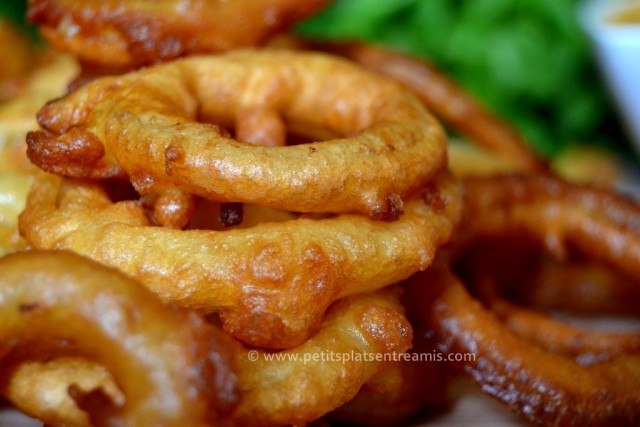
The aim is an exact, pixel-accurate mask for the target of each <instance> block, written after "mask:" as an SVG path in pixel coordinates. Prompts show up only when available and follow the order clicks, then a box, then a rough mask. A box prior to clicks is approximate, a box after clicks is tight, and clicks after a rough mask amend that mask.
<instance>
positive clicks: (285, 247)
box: [20, 174, 461, 348]
mask: <svg viewBox="0 0 640 427" xmlns="http://www.w3.org/2000/svg"><path fill="white" fill-rule="evenodd" d="M458 191H459V187H458V184H457V182H456V181H455V180H454V179H452V178H451V177H449V176H442V177H440V178H439V179H438V180H437V182H435V183H434V184H433V185H432V186H430V188H429V189H426V190H425V192H424V193H422V194H424V195H425V196H424V197H420V196H419V195H420V193H418V194H417V197H413V198H412V199H410V201H409V202H408V203H407V204H406V206H405V213H404V215H403V216H402V217H401V218H400V219H399V220H398V221H394V222H390V223H387V222H380V221H373V220H370V219H368V218H366V217H363V216H361V215H346V214H345V215H339V216H336V217H329V218H325V219H311V218H308V219H304V218H299V219H296V220H290V221H285V222H278V223H265V224H259V225H257V226H254V227H250V228H246V229H237V230H229V231H224V232H220V231H211V230H209V231H207V230H185V231H183V230H172V229H168V228H162V227H151V226H150V222H149V219H148V218H147V216H146V215H145V212H144V208H143V207H142V206H141V205H140V204H139V203H137V202H134V201H121V202H118V203H113V202H112V201H111V200H110V199H109V197H108V196H107V193H106V192H105V190H104V189H103V188H102V187H101V186H100V185H99V184H96V183H89V182H80V181H71V180H65V179H62V178H60V177H56V176H53V175H44V174H42V175H41V176H39V177H38V178H37V179H36V182H35V184H34V186H33V187H32V192H31V194H30V195H29V198H28V201H27V207H26V209H25V211H24V212H23V214H22V215H21V217H20V230H21V232H22V233H23V235H24V236H25V238H26V239H27V241H28V242H29V244H30V245H31V246H32V247H34V248H49V249H54V248H55V249H70V250H73V251H76V252H78V253H81V254H83V255H86V256H88V257H90V258H93V259H96V260H98V261H100V262H102V263H104V264H107V265H111V266H113V267H116V268H118V269H120V270H122V271H124V272H126V273H128V274H131V275H133V276H135V277H137V278H138V279H139V280H140V281H141V282H142V283H143V284H144V285H145V286H147V287H148V288H150V289H152V290H153V291H154V293H156V294H158V295H160V296H161V298H162V299H164V300H165V301H174V302H176V303H178V304H180V305H183V306H187V307H191V308H195V309H198V310H202V311H205V312H214V311H215V312H220V313H221V314H222V318H223V321H224V326H225V329H226V330H227V331H228V332H230V333H232V334H233V335H234V336H236V337H237V338H240V339H242V340H243V341H246V342H248V343H251V344H253V345H258V346H261V347H269V348H288V347H290V346H292V345H295V344H299V343H302V342H303V341H304V340H305V339H307V338H308V337H309V335H310V334H311V333H312V332H313V331H315V330H317V327H318V325H319V322H320V319H321V318H322V315H323V313H324V311H325V310H326V308H327V307H328V306H329V304H331V302H333V301H334V300H335V299H337V298H341V297H344V296H347V295H351V294H356V293H359V292H365V291H371V290H374V289H378V288H380V287H383V286H386V285H389V284H392V283H395V282H397V281H399V280H402V279H404V278H406V277H408V276H409V275H411V274H413V273H414V272H415V271H417V270H421V269H425V268H426V267H427V266H428V265H429V264H430V263H431V261H432V259H433V257H434V254H435V251H436V249H437V248H438V247H439V246H441V245H442V244H444V243H445V242H447V241H448V239H449V237H450V234H451V233H452V231H453V228H454V225H455V224H456V222H457V218H458V216H459V215H460V209H461V206H460V195H459V192H458Z"/></svg>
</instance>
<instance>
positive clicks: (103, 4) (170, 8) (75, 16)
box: [27, 0, 327, 68]
mask: <svg viewBox="0 0 640 427" xmlns="http://www.w3.org/2000/svg"><path fill="white" fill-rule="evenodd" d="M326 4H327V0H310V1H306V2H304V3H301V2H299V1H295V0H277V1H273V0H235V1H232V2H226V1H214V0H188V1H177V0H172V1H163V2H162V3H158V2H154V1H144V0H138V1H130V0H107V1H103V0H101V1H95V0H32V1H30V2H29V9H28V11H27V16H28V18H29V20H30V21H31V22H33V23H35V24H38V26H39V28H40V32H41V34H42V36H43V37H44V38H45V39H46V40H47V41H48V42H49V43H50V44H51V45H52V46H54V47H55V48H56V49H59V50H62V51H69V52H72V53H74V54H75V55H77V56H78V57H79V58H80V59H82V60H83V61H85V62H90V63H97V64H105V65H108V66H112V67H113V66H117V67H129V68H131V67H136V66H140V65H148V64H152V63H155V62H158V61H167V60H170V59H174V58H177V57H179V56H183V55H187V54H193V53H208V52H223V51H227V50H231V49H234V48H241V47H250V46H254V45H256V44H260V43H262V42H264V41H265V40H266V39H267V38H269V37H270V36H271V35H273V34H275V33H277V32H279V31H283V30H286V29H287V28H289V27H291V26H292V25H293V24H295V23H296V22H297V21H299V20H301V19H303V18H305V17H307V16H310V15H312V14H313V13H315V12H317V11H318V10H320V9H322V8H323V7H324V6H325V5H326Z"/></svg>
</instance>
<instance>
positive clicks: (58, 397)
mask: <svg viewBox="0 0 640 427" xmlns="http://www.w3.org/2000/svg"><path fill="white" fill-rule="evenodd" d="M397 293H398V289H397V288H386V289H384V290H381V291H378V292H375V293H372V294H360V295H355V296H352V297H349V298H346V299H344V300H343V301H340V302H338V303H337V304H336V305H334V306H332V307H331V308H330V309H329V311H328V312H327V315H326V316H325V318H324V320H323V322H322V327H321V329H320V331H319V332H318V333H317V334H316V335H314V336H313V337H312V338H310V339H309V340H308V341H306V342H305V343H304V344H302V345H301V346H298V347H296V348H293V349H290V350H285V351H283V352H280V353H278V354H274V353H271V352H267V351H263V350H248V349H246V348H244V347H243V346H242V345H240V344H238V343H236V344H235V345H232V346H231V348H232V351H233V353H234V355H235V360H236V365H237V367H238V392H239V402H238V405H237V407H236V408H235V410H234V411H233V412H232V413H231V414H230V415H229V419H228V420H229V424H230V425H240V426H261V427H265V426H282V425H302V424H305V423H308V422H311V421H313V420H315V419H317V418H318V417H321V416H322V415H324V414H325V413H326V412H329V411H331V410H332V409H335V408H336V407H338V406H339V405H340V404H342V403H344V402H346V401H347V400H349V399H350V398H351V397H352V396H353V395H354V394H355V393H356V392H357V391H358V389H359V388H360V387H361V386H362V384H364V383H365V382H367V381H368V380H369V379H370V378H372V377H374V376H375V375H377V374H378V373H379V372H381V371H383V370H385V369H386V368H387V367H388V366H389V365H390V364H391V363H393V362H391V360H393V357H396V358H397V357H398V356H397V355H400V354H402V353H403V352H404V351H406V350H407V349H408V348H409V347H410V345H411V337H412V333H411V326H410V325H409V323H408V321H407V319H406V317H405V316H404V312H403V309H402V306H401V305H400V304H399V302H398V297H397ZM394 353H395V355H396V356H394ZM276 356H277V358H276ZM347 358H348V360H347ZM72 383H78V384H86V385H87V386H88V387H96V388H97V387H100V388H102V389H104V390H106V391H108V392H109V395H114V396H116V397H117V396H119V391H118V390H117V388H116V386H115V385H114V383H113V379H112V378H111V377H109V375H108V373H106V372H104V369H103V368H102V367H101V366H99V365H96V364H94V363H91V362H88V361H86V360H83V359H69V358H60V359H56V360H54V361H52V362H48V363H38V364H35V363H32V364H26V365H21V366H20V368H19V369H18V370H16V371H15V373H14V375H13V377H12V378H11V383H10V385H11V387H10V388H9V394H8V396H9V397H10V398H11V400H12V401H13V402H14V403H15V404H16V405H17V406H18V407H20V408H29V409H30V408H33V411H42V410H43V408H46V409H47V410H48V411H49V414H55V416H56V417H58V418H57V421H58V423H60V424H70V425H75V426H87V427H88V426H89V423H88V420H86V419H85V418H83V414H82V413H81V412H80V411H78V409H77V408H75V405H73V403H72V402H70V399H69V397H68V395H67V396H65V394H66V389H67V388H68V385H69V384H72ZM34 384H38V385H39V386H38V387H34V386H33V385H34ZM25 412H28V413H31V414H35V415H38V414H39V413H38V412H29V411H27V410H25ZM52 416H53V415H49V417H52ZM40 418H44V417H43V416H41V417H40ZM50 419H52V418H50ZM190 425H191V424H190ZM225 425H226V424H225Z"/></svg>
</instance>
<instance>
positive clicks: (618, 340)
mask: <svg viewBox="0 0 640 427" xmlns="http://www.w3.org/2000/svg"><path fill="white" fill-rule="evenodd" d="M492 267H493V268H499V267H496V265H495V264H494V265H493V266H492ZM473 276H474V277H473V278H472V279H470V281H469V280H468V281H467V285H470V287H471V288H472V289H473V290H474V291H475V293H476V294H478V299H480V300H481V301H482V303H483V304H484V305H485V306H487V307H488V308H489V309H490V310H491V311H492V312H493V313H494V314H495V315H496V316H497V317H498V318H499V319H500V320H502V322H503V323H504V324H505V325H507V326H508V327H509V329H511V330H512V331H514V332H516V333H517V334H518V335H520V336H523V337H526V338H529V339H530V340H532V341H534V342H536V343H537V344H538V345H540V346H541V347H543V348H545V349H547V350H549V351H552V352H555V353H560V354H564V355H567V356H570V357H573V358H574V359H576V360H577V361H578V362H579V363H581V364H586V365H588V364H591V363H594V362H598V361H602V360H606V359H609V358H611V357H613V356H616V355H619V354H625V353H626V354H628V353H640V331H638V332H636V333H627V332H622V331H598V330H593V331H592V330H588V329H584V328H580V327H576V326H573V325H571V324H568V323H563V322H559V321H558V320H556V319H554V318H553V317H552V316H551V315H549V314H547V313H542V312H539V311H537V310H534V309H531V308H527V307H523V306H521V305H519V304H515V303H513V302H511V301H510V300H509V299H507V298H505V297H504V296H502V295H501V291H500V289H499V288H500V286H499V285H498V284H497V283H496V281H495V278H494V277H491V274H490V273H489V272H488V270H486V271H484V272H479V273H474V274H473ZM639 277H640V275H639ZM470 282H472V283H470ZM633 284H634V285H636V286H637V283H633ZM522 285H523V286H526V285H529V284H528V283H527V284H522ZM555 285H556V286H557V287H570V286H571V285H572V283H570V282H556V284H555ZM576 303H577V302H574V303H573V305H574V306H575V305H576ZM636 315H637V312H636Z"/></svg>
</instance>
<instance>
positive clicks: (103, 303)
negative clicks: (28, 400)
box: [0, 251, 236, 426]
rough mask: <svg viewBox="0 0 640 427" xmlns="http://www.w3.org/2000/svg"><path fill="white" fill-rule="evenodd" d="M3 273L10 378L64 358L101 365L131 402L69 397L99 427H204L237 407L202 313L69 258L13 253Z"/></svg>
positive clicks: (221, 350)
mask: <svg viewBox="0 0 640 427" xmlns="http://www.w3.org/2000/svg"><path fill="white" fill-rule="evenodd" d="M0 270H1V271H2V275H1V276H0V307H1V310H2V319H3V323H2V328H1V331H0V334H1V339H0V343H1V344H0V360H1V362H2V363H0V366H2V369H1V376H2V378H7V377H10V376H11V374H12V372H14V370H15V369H16V368H18V367H19V366H20V365H21V364H22V363H24V362H27V361H43V360H47V359H51V358H55V357H60V356H76V357H85V358H87V359H88V360H92V361H95V362H97V363H99V364H101V365H102V366H104V367H106V368H107V369H108V370H109V372H110V373H111V374H112V375H113V378H114V380H115V381H116V383H117V384H118V386H119V388H120V389H121V390H122V393H123V394H124V397H125V400H124V401H123V402H118V401H111V400H110V399H109V398H108V397H107V396H105V395H104V393H103V392H101V391H100V389H82V388H81V386H79V385H74V384H73V383H71V384H70V385H69V389H68V390H69V393H70V395H71V397H72V398H73V399H74V400H75V402H76V403H77V404H78V406H79V407H80V408H82V409H84V410H86V411H87V412H88V413H89V417H90V420H91V422H92V423H93V424H95V425H132V426H133V425H135V426H157V425H163V426H184V425H193V426H200V425H202V426H204V425H209V423H211V422H212V421H213V420H214V419H215V418H216V417H217V415H218V413H219V412H221V411H222V410H229V409H230V405H232V404H233V403H234V402H235V399H236V396H235V394H234V384H235V374H234V371H233V369H232V360H231V352H230V350H229V349H228V348H227V346H226V341H225V340H224V339H222V337H218V336H217V335H216V333H215V330H213V329H211V328H209V327H207V326H206V325H205V324H204V322H203V321H202V320H201V319H200V318H199V317H198V316H197V315H195V314H193V313H187V312H183V311H179V310H178V309H176V308H174V307H169V306H165V305H164V304H161V303H160V302H159V301H158V300H156V299H155V298H154V297H153V295H151V294H150V293H149V292H148V291H147V290H146V289H144V288H143V287H141V286H139V285H138V284H137V283H136V282H135V281H134V280H132V279H130V278H128V277H126V276H124V275H123V274H121V273H119V272H117V271H115V270H112V269H109V268H106V267H104V266H101V265H99V264H97V263H95V262H93V261H90V260H88V259H85V258H83V257H80V256H79V255H75V254H72V253H68V252H44V251H43V252H38V251H31V252H22V253H19V254H11V255H7V256H6V257H4V258H3V259H1V260H0ZM2 389H3V392H5V393H6V387H4V386H3V387H2ZM45 421H48V420H45ZM51 421H53V422H56V421H54V420H51Z"/></svg>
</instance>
